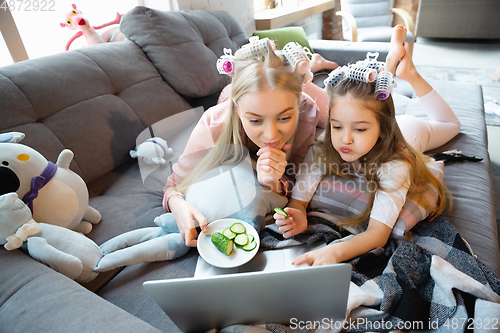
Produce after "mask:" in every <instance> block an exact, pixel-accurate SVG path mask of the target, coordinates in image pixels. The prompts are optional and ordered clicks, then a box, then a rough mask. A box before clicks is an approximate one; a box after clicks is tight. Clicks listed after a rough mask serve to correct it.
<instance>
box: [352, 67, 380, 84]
mask: <svg viewBox="0 0 500 333" xmlns="http://www.w3.org/2000/svg"><path fill="white" fill-rule="evenodd" d="M347 77H348V78H349V79H353V80H358V81H362V82H367V83H370V82H373V81H375V79H376V78H377V71H376V70H375V69H372V68H368V67H361V66H359V65H357V64H356V65H349V68H348V71H347Z"/></svg>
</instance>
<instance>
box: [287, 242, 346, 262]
mask: <svg viewBox="0 0 500 333" xmlns="http://www.w3.org/2000/svg"><path fill="white" fill-rule="evenodd" d="M336 245H339V244H330V245H327V246H323V247H322V248H319V249H317V250H313V251H310V252H306V253H304V254H301V255H300V256H298V257H297V258H295V260H294V261H293V262H292V265H297V266H299V265H302V264H308V265H309V266H322V265H332V264H338V263H339V262H340V260H338V258H337V255H336V251H335V249H336Z"/></svg>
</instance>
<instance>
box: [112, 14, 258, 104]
mask: <svg viewBox="0 0 500 333" xmlns="http://www.w3.org/2000/svg"><path fill="white" fill-rule="evenodd" d="M120 29H121V30H122V32H123V34H124V35H125V36H126V37H127V38H128V39H130V40H132V41H133V42H135V43H136V44H137V45H139V46H140V47H141V48H142V50H143V51H144V53H146V55H147V56H148V58H149V59H150V60H151V62H152V63H153V64H154V65H155V66H156V68H157V69H158V71H159V72H160V74H161V76H162V77H163V79H164V80H165V81H166V82H168V84H169V85H170V86H171V87H173V88H174V90H175V91H176V92H178V93H179V94H180V95H182V96H187V97H204V96H208V95H211V94H214V93H217V92H220V91H221V90H222V89H223V88H224V87H225V86H226V85H227V84H228V83H229V82H230V78H229V77H228V76H227V75H221V74H219V72H218V71H217V69H216V67H215V64H216V62H217V59H219V57H220V56H221V55H223V54H224V48H228V49H231V50H232V52H233V54H234V52H236V50H237V49H238V48H240V47H241V46H242V45H243V44H246V43H248V36H247V35H246V33H245V32H244V31H243V29H242V28H241V26H240V25H239V24H238V23H237V22H236V20H235V19H234V18H233V17H231V15H229V14H228V13H227V12H224V11H204V10H183V11H175V12H164V11H158V10H154V9H150V8H146V7H141V6H139V7H136V8H134V9H132V10H131V11H129V12H128V13H127V14H125V15H124V16H123V18H122V21H121V23H120Z"/></svg>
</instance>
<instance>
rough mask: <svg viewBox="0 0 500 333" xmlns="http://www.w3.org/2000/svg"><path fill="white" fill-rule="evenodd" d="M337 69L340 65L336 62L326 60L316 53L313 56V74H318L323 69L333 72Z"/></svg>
mask: <svg viewBox="0 0 500 333" xmlns="http://www.w3.org/2000/svg"><path fill="white" fill-rule="evenodd" d="M337 67H339V64H337V63H336V62H334V61H330V60H326V59H325V58H323V57H322V56H321V54H319V53H314V54H313V55H312V59H311V72H313V73H316V72H317V71H319V70H321V69H328V70H333V69H335V68H337Z"/></svg>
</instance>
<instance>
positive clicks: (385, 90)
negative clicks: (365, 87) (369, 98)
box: [375, 71, 394, 100]
mask: <svg viewBox="0 0 500 333" xmlns="http://www.w3.org/2000/svg"><path fill="white" fill-rule="evenodd" d="M393 81H394V80H393V76H392V73H391V72H389V71H383V72H380V73H378V75H377V83H376V85H375V94H376V95H377V97H378V98H379V99H382V100H383V99H386V98H387V97H389V95H390V94H391V93H392V88H393V85H394V82H393Z"/></svg>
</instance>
